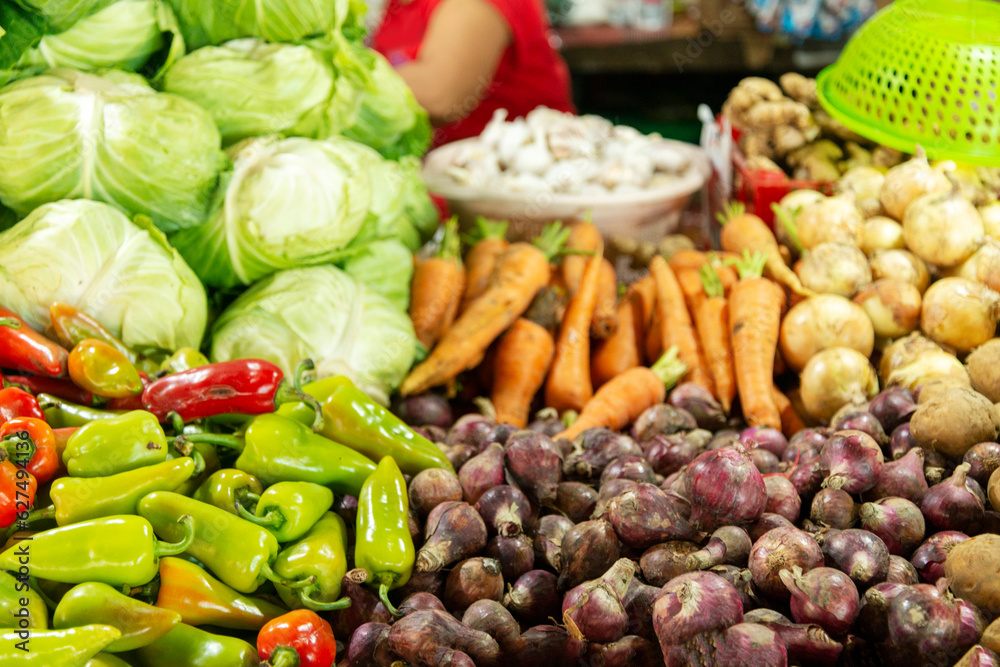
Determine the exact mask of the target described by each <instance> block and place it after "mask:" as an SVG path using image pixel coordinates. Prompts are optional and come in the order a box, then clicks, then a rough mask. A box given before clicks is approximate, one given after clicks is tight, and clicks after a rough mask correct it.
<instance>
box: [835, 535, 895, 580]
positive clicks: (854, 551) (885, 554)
mask: <svg viewBox="0 0 1000 667" xmlns="http://www.w3.org/2000/svg"><path fill="white" fill-rule="evenodd" d="M823 555H824V556H826V562H827V564H828V565H829V566H831V567H835V568H837V569H838V570H840V571H841V572H843V573H844V574H846V575H847V576H849V577H850V578H851V580H852V581H853V582H854V583H855V585H857V587H858V588H860V589H861V590H864V589H866V588H868V587H869V586H874V585H875V584H879V583H882V582H883V581H885V579H886V577H888V576H889V549H887V548H886V546H885V543H884V542H883V541H882V540H880V539H879V538H878V536H876V535H875V534H873V533H870V532H868V531H867V530H858V529H856V528H850V529H848V530H838V531H832V532H831V534H828V535H826V536H825V538H824V540H823Z"/></svg>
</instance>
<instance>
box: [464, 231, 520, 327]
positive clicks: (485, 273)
mask: <svg viewBox="0 0 1000 667" xmlns="http://www.w3.org/2000/svg"><path fill="white" fill-rule="evenodd" d="M475 225H476V226H475V229H474V230H473V231H472V232H471V233H470V234H468V235H467V236H466V237H465V239H464V241H465V242H466V244H467V245H469V246H470V248H469V252H467V253H466V254H465V272H466V280H465V296H463V297H462V304H461V306H459V309H458V312H460V313H463V312H465V310H466V309H467V308H468V307H469V304H471V303H472V302H473V301H475V300H476V299H478V298H479V297H480V295H482V293H483V292H484V291H485V290H486V287H487V286H488V285H489V284H490V278H491V277H492V276H493V270H494V269H495V268H496V266H497V260H498V259H499V258H500V256H501V255H502V254H503V253H504V251H506V250H507V248H508V247H510V244H509V243H508V242H507V227H508V225H509V223H508V222H507V221H506V220H498V221H493V220H487V219H486V218H483V217H479V218H476V223H475Z"/></svg>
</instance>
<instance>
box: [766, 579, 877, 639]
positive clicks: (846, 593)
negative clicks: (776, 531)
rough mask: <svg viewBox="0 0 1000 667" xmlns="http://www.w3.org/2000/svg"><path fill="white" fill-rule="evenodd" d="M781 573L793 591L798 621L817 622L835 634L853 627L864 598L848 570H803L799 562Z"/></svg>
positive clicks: (794, 607) (792, 602) (793, 605)
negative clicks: (845, 572)
mask: <svg viewBox="0 0 1000 667" xmlns="http://www.w3.org/2000/svg"><path fill="white" fill-rule="evenodd" d="M780 576H781V581H782V582H783V583H784V584H785V587H786V588H788V591H789V592H790V593H791V596H792V599H791V609H792V618H794V619H795V621H796V622H797V623H816V624H817V625H819V626H820V627H822V628H823V629H824V630H826V631H827V632H828V633H830V634H831V635H833V636H835V637H837V636H840V635H843V634H845V633H847V631H848V630H850V629H851V625H852V624H853V623H854V619H856V618H857V617H858V609H859V608H860V606H861V600H860V598H859V596H858V589H857V587H856V586H855V585H854V582H853V581H851V578H850V577H848V576H847V575H846V574H844V573H843V572H841V571H840V570H835V569H833V568H832V567H817V568H813V569H812V570H809V571H808V572H806V573H803V572H802V568H800V567H798V566H796V567H793V568H792V570H791V571H789V570H782V571H781V573H780Z"/></svg>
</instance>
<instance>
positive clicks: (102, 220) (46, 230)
mask: <svg viewBox="0 0 1000 667" xmlns="http://www.w3.org/2000/svg"><path fill="white" fill-rule="evenodd" d="M55 301H60V302H63V303H68V304H71V305H74V306H76V307H77V308H79V309H81V310H83V311H84V312H86V313H88V314H90V315H91V316H92V317H94V318H96V319H97V320H98V321H99V322H100V323H101V324H103V325H104V326H105V327H107V329H108V330H109V331H111V333H113V334H115V335H116V336H119V337H120V338H121V339H122V341H123V342H124V343H125V344H126V345H129V346H133V347H155V348H159V349H163V350H176V349H177V348H180V347H186V346H190V347H195V348H197V347H199V346H200V344H201V340H202V337H203V336H204V333H205V323H206V319H207V317H208V312H207V305H206V299H205V289H204V287H202V285H201V283H200V282H199V281H198V278H197V276H195V274H194V272H193V271H191V269H190V268H189V267H188V265H187V264H185V263H184V260H182V259H181V257H180V255H178V254H177V253H176V252H175V251H174V250H173V249H172V248H171V247H170V246H169V245H168V244H167V241H166V239H165V238H164V237H163V234H162V233H161V232H160V231H159V230H158V229H156V228H155V227H154V226H153V225H152V224H151V223H150V222H149V221H148V220H147V219H144V218H143V217H142V216H140V217H138V218H136V220H135V222H132V221H130V220H129V219H128V218H127V217H125V215H123V214H122V213H121V212H120V211H118V210H117V209H115V208H114V207H112V206H109V205H107V204H102V203H100V202H93V201H88V200H85V199H74V200H65V201H59V202H54V203H51V204H45V205H43V206H40V207H38V208H37V209H36V210H35V211H34V212H33V213H32V214H31V215H29V216H28V217H27V218H25V219H24V220H22V221H21V222H19V223H17V224H16V225H14V226H13V227H12V228H10V229H8V230H6V231H4V232H2V233H0V304H3V305H4V306H5V307H7V308H10V309H11V310H13V311H14V312H16V313H17V314H19V315H20V316H21V317H23V318H24V319H25V321H27V323H28V324H29V325H31V327H32V328H35V329H39V330H44V329H45V328H46V327H47V326H48V325H49V306H50V305H52V303H53V302H55Z"/></svg>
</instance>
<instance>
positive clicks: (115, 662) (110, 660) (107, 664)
mask: <svg viewBox="0 0 1000 667" xmlns="http://www.w3.org/2000/svg"><path fill="white" fill-rule="evenodd" d="M83 667H131V666H130V665H129V664H128V663H127V662H125V661H124V660H122V659H121V658H118V657H115V656H113V655H112V654H110V653H98V654H97V655H95V656H94V657H93V658H91V659H90V660H89V661H88V662H87V664H85V665H84V666H83Z"/></svg>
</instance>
